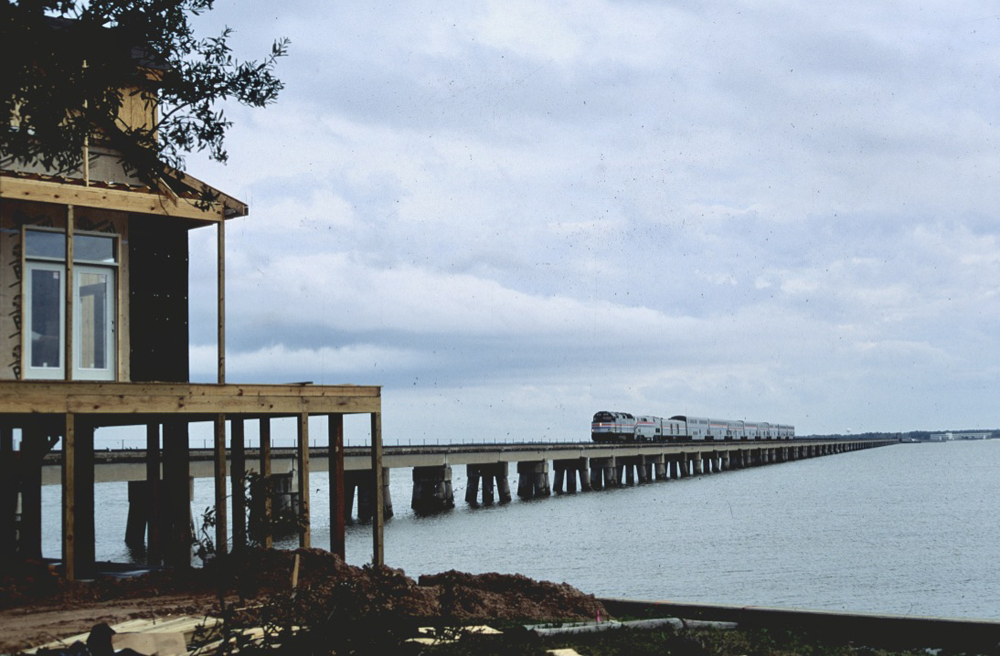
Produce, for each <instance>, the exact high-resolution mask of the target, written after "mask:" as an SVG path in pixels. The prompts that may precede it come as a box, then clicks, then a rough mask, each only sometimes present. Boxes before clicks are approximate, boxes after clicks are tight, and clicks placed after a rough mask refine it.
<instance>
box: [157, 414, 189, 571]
mask: <svg viewBox="0 0 1000 656" xmlns="http://www.w3.org/2000/svg"><path fill="white" fill-rule="evenodd" d="M163 480H164V495H165V499H166V503H165V504H164V507H165V510H166V515H167V517H166V518H165V521H164V533H163V535H162V538H163V540H162V542H163V556H164V561H165V562H166V563H167V564H168V565H173V566H175V567H190V566H191V539H192V536H191V483H190V480H191V448H190V445H189V444H188V425H187V423H186V422H183V421H176V420H173V421H166V422H164V423H163Z"/></svg>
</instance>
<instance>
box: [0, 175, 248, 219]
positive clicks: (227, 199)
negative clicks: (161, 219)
mask: <svg viewBox="0 0 1000 656" xmlns="http://www.w3.org/2000/svg"><path fill="white" fill-rule="evenodd" d="M0 199H10V200H21V201H34V202H41V203H55V204H59V205H78V206H81V207H94V208H99V209H106V210H118V211H123V212H132V213H137V214H153V215H158V216H170V217H175V218H180V219H185V220H187V221H189V222H190V227H191V228H197V227H200V226H204V225H211V224H214V223H218V222H219V221H223V220H225V219H234V218H237V217H241V216H246V215H247V214H248V213H249V206H248V205H247V204H246V203H244V202H243V201H241V200H238V199H236V198H233V197H232V196H229V195H228V194H224V193H223V192H221V191H219V190H217V189H214V188H213V187H211V186H209V185H207V184H205V183H203V182H201V181H200V180H198V179H197V178H194V177H193V176H190V175H188V174H186V173H184V172H182V171H176V172H175V175H173V176H172V179H171V180H170V181H169V183H168V182H164V183H163V185H162V186H161V187H160V188H153V187H150V186H146V185H134V184H125V183H119V182H102V181H97V180H92V181H91V182H90V183H89V184H86V183H85V182H84V181H83V180H82V179H80V178H70V177H65V176H58V175H46V174H42V173H29V172H21V171H12V170H0ZM209 199H211V200H209Z"/></svg>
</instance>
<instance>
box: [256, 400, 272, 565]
mask: <svg viewBox="0 0 1000 656" xmlns="http://www.w3.org/2000/svg"><path fill="white" fill-rule="evenodd" d="M259 455H260V478H261V488H260V491H259V493H260V494H262V495H263V496H264V498H263V499H261V501H260V503H261V507H262V511H263V514H264V517H263V530H264V535H263V536H262V537H263V545H264V548H265V549H270V548H271V545H272V544H273V542H274V536H273V534H272V533H273V532H272V530H271V493H272V490H273V489H274V486H273V485H272V481H271V420H270V419H269V418H267V417H261V418H260V454H259Z"/></svg>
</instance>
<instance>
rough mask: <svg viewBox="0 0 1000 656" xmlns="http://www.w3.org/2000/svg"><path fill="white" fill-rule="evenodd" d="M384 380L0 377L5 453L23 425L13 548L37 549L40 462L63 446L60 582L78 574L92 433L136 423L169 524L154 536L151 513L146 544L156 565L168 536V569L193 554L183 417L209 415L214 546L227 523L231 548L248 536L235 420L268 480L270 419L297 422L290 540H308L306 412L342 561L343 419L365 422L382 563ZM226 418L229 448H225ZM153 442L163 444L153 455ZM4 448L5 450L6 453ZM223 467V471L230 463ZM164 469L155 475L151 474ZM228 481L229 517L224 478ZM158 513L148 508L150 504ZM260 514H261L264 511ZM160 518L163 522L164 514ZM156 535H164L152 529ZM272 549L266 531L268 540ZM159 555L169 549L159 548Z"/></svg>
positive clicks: (88, 530)
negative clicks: (323, 457)
mask: <svg viewBox="0 0 1000 656" xmlns="http://www.w3.org/2000/svg"><path fill="white" fill-rule="evenodd" d="M381 394H382V392H381V387H378V386H358V385H312V384H308V383H302V384H284V385H259V384H251V385H240V384H200V383H111V382H107V383H103V382H102V383H95V382H80V381H70V382H63V381H45V382H41V381H39V382H35V381H2V382H0V457H2V456H3V455H4V454H6V453H7V452H8V451H10V450H11V446H10V443H11V438H12V434H13V431H14V430H15V429H17V430H20V431H21V438H22V447H21V451H20V453H19V455H20V458H19V466H20V468H21V474H20V477H21V478H22V479H23V481H24V489H25V497H24V502H25V508H24V512H23V513H22V521H21V530H22V533H23V534H24V535H26V536H27V537H26V538H23V539H22V543H25V544H29V545H32V546H31V547H29V548H30V549H34V550H37V551H39V554H40V544H41V519H40V518H41V493H40V490H41V482H42V481H41V467H42V462H43V459H44V456H45V454H46V453H47V452H48V451H49V450H50V449H52V448H53V447H55V446H56V445H57V444H58V445H59V449H60V450H61V451H62V456H63V457H62V491H63V494H62V498H63V503H62V519H63V521H62V524H63V540H62V542H63V549H62V551H63V566H64V568H65V569H64V571H65V575H66V577H67V578H69V579H73V578H75V577H76V575H77V573H78V572H81V571H86V570H88V569H89V568H90V567H91V566H92V565H93V560H94V538H95V534H94V502H95V500H94V430H95V429H96V428H100V427H102V426H138V427H142V428H143V429H144V430H145V434H146V438H147V445H146V464H147V472H148V474H147V480H148V482H149V499H148V504H149V508H160V507H161V504H165V505H164V506H163V507H164V509H165V510H164V512H165V513H166V514H167V516H168V520H169V522H172V524H167V525H166V526H167V527H168V528H166V529H163V530H160V531H156V530H155V529H154V527H155V525H156V524H157V523H158V522H159V521H160V520H158V519H156V518H155V516H154V517H152V518H151V520H150V535H149V539H148V546H149V550H150V552H151V554H153V556H154V557H155V559H156V562H158V560H159V558H160V556H161V552H163V551H165V550H166V549H167V547H168V546H169V545H167V543H166V542H167V540H171V541H172V543H173V552H172V553H173V556H172V560H173V562H174V563H175V564H184V563H185V562H189V560H190V555H189V551H188V546H187V545H188V544H189V543H190V539H191V534H190V522H189V513H190V496H189V482H188V481H189V477H190V444H189V437H188V430H187V424H188V423H190V422H195V421H212V422H213V423H214V426H215V431H214V432H215V439H214V450H213V460H214V463H215V464H214V479H215V519H216V527H215V528H216V531H215V545H216V549H217V551H218V552H219V553H225V552H226V551H227V543H228V539H229V538H228V535H229V533H228V529H229V528H230V524H229V518H230V517H231V519H232V525H231V528H232V536H233V541H234V543H235V544H237V545H238V544H244V543H245V542H246V539H247V526H246V502H247V499H246V498H245V495H244V476H245V473H246V454H245V444H244V423H245V421H247V420H251V421H258V422H259V423H260V430H259V434H260V440H261V448H260V450H259V458H260V466H259V468H258V471H259V472H260V473H261V474H262V475H264V476H269V475H270V470H271V465H270V460H271V454H270V452H271V448H270V434H271V428H270V420H271V419H272V418H277V417H294V418H295V419H296V426H297V440H296V441H297V446H296V467H295V469H296V471H297V475H298V489H299V491H300V497H299V523H300V533H299V544H300V545H301V546H303V547H309V546H310V529H309V489H310V488H309V470H310V467H309V418H310V417H311V416H327V417H328V418H329V421H328V444H329V447H330V448H329V451H328V457H329V470H330V472H331V485H330V510H331V513H330V515H331V550H332V551H334V552H337V553H340V555H341V556H343V546H344V542H343V540H344V525H343V524H344V520H343V507H344V491H343V480H344V434H343V433H344V421H343V417H344V415H347V414H368V415H370V418H371V424H370V429H371V433H370V435H371V447H372V448H371V465H372V470H373V479H374V480H373V481H372V485H373V487H374V490H373V492H374V496H375V499H376V502H375V506H376V508H377V510H376V517H375V518H374V520H375V521H374V522H373V524H374V526H373V558H372V559H373V561H374V562H375V563H379V564H381V563H382V562H383V546H382V521H383V517H382V423H381V422H382V420H381V416H382V398H381ZM227 423H228V424H229V448H227V445H226V441H227V440H226V438H227V430H226V428H227V426H226V425H227ZM161 439H162V450H161ZM12 453H13V452H12ZM229 463H231V471H230V472H227V469H228V468H229V467H227V464H229ZM161 467H162V481H161V480H160V478H161V477H160V472H161ZM227 478H231V479H232V483H231V506H232V515H231V516H230V515H229V511H228V509H227V506H229V505H230V503H227V495H226V479H227ZM152 512H154V514H155V512H156V511H152ZM266 516H268V517H269V516H270V507H269V505H268V506H267V510H266ZM165 521H166V520H165ZM158 533H161V534H162V535H158ZM265 543H266V544H268V545H269V544H270V535H268V536H267V537H266V542H265ZM164 557H166V555H165V554H164Z"/></svg>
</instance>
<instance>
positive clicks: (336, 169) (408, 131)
mask: <svg viewBox="0 0 1000 656" xmlns="http://www.w3.org/2000/svg"><path fill="white" fill-rule="evenodd" d="M287 4H288V6H287V8H283V9H282V10H281V12H276V11H275V10H274V6H273V5H271V4H265V3H262V2H257V1H256V0H246V2H243V3H240V4H239V5H238V6H237V5H234V4H225V3H219V4H218V8H217V9H216V12H213V13H222V12H229V14H228V15H227V19H231V20H230V21H229V22H232V23H237V27H240V26H239V25H238V20H237V17H238V16H241V17H242V16H259V17H262V18H264V17H266V18H267V19H268V21H270V20H272V19H277V20H276V21H274V22H261V23H260V24H254V25H252V26H248V29H247V32H248V33H249V34H242V33H241V34H242V36H243V37H244V39H245V38H246V37H247V36H256V35H261V34H263V35H265V36H268V37H272V36H277V35H279V34H282V33H285V34H288V35H289V36H291V38H292V40H293V47H292V54H291V56H290V57H289V58H288V59H287V60H285V61H282V62H281V63H280V66H279V74H282V75H284V76H285V77H286V79H287V80H288V82H289V84H288V88H287V89H286V91H285V94H284V95H283V97H282V98H281V99H280V100H279V102H278V104H276V105H275V106H273V107H269V108H267V109H266V110H264V111H262V112H248V111H244V110H234V111H233V112H231V116H232V118H233V120H234V123H235V127H234V129H233V132H232V136H231V141H230V154H231V161H232V164H231V165H230V167H229V168H228V169H225V170H223V171H218V170H215V169H209V168H204V169H199V168H198V166H202V164H200V163H197V162H196V164H197V166H196V167H195V168H194V170H193V171H192V172H193V173H195V174H196V175H199V177H202V178H203V179H206V180H208V181H209V182H211V183H215V184H218V186H219V187H221V188H222V189H224V190H226V191H227V192H230V193H234V194H236V195H237V196H239V197H242V198H245V199H247V200H249V201H250V202H251V205H252V212H253V213H252V215H251V216H250V217H249V218H248V219H246V220H241V221H238V222H234V223H232V224H231V226H232V227H231V228H230V232H229V238H228V243H229V245H230V253H229V288H228V296H229V299H230V309H229V325H230V338H229V342H230V353H229V361H230V366H231V367H232V368H233V370H234V371H242V372H246V374H247V375H257V373H258V372H269V374H273V375H275V376H277V375H278V374H279V373H280V375H281V378H282V379H289V380H295V379H299V378H304V377H316V378H319V377H327V378H328V379H332V378H337V377H342V376H352V375H356V376H358V378H359V379H360V380H359V381H356V382H366V383H368V382H376V383H377V382H380V381H381V382H385V383H386V385H387V395H386V399H387V406H391V405H392V404H393V403H398V404H400V406H399V407H404V408H406V409H407V412H409V411H414V412H415V413H416V414H418V415H420V416H422V417H424V419H421V420H416V421H407V422H406V428H405V430H406V431H411V430H412V431H413V432H415V434H421V433H426V434H432V433H433V434H442V435H451V434H455V435H458V434H460V432H461V431H462V430H463V429H462V426H465V425H468V423H469V421H470V417H473V416H487V417H489V421H490V422H493V423H492V424H491V425H495V426H496V427H497V430H498V431H500V432H501V433H503V434H507V433H508V432H510V431H515V430H516V431H519V430H522V429H523V428H524V427H525V426H529V425H530V426H536V425H545V426H549V425H552V426H561V425H565V424H566V423H567V422H569V423H574V422H577V421H583V422H585V421H586V419H588V418H589V414H590V413H592V412H593V411H595V410H596V409H598V407H608V406H615V407H622V408H623V409H628V410H633V411H642V412H645V411H651V412H671V413H672V412H681V413H688V412H690V413H696V412H697V413H701V414H710V415H714V414H720V412H721V413H723V414H727V413H728V414H735V415H737V416H740V415H744V414H745V415H746V416H747V417H755V418H761V419H765V420H770V419H771V418H772V417H777V418H779V419H781V420H782V421H785V420H787V421H788V422H789V423H796V424H800V425H802V426H803V427H804V428H805V430H811V431H816V432H833V431H837V430H844V429H845V427H846V426H852V427H854V429H855V430H858V426H862V425H864V426H866V427H867V428H869V429H884V430H907V429H913V428H921V427H927V426H931V425H934V426H937V427H946V426H948V425H949V423H951V422H954V423H955V425H956V426H960V427H970V426H973V425H977V424H978V425H982V426H984V427H992V426H994V425H998V422H997V421H996V417H995V416H994V415H992V414H991V410H990V408H991V407H992V406H993V401H992V397H990V396H989V394H990V392H989V390H995V388H996V386H997V384H1000V373H998V372H1000V359H998V358H1000V356H997V355H995V354H994V351H995V349H994V348H993V346H995V343H996V339H997V338H998V337H1000V333H998V329H997V328H996V326H997V325H1000V303H998V302H997V300H998V299H997V295H998V290H1000V266H998V264H1000V263H998V258H1000V256H998V253H1000V249H998V246H1000V244H998V241H1000V237H998V229H997V221H996V219H997V213H998V212H1000V185H997V184H996V180H995V175H996V171H998V170H1000V153H998V152H997V149H996V148H995V144H996V143H998V142H1000V133H998V124H997V123H996V121H995V117H994V114H995V107H996V106H997V101H998V100H1000V98H997V92H996V89H995V86H996V85H995V84H993V82H992V81H993V80H995V78H996V74H997V73H998V72H1000V71H998V69H1000V64H998V63H997V62H998V61H1000V60H998V59H997V57H996V54H997V51H998V48H1000V46H997V45H996V44H997V43H1000V38H998V37H1000V23H998V22H997V21H992V20H983V19H982V16H983V15H984V14H983V12H982V6H981V5H980V4H978V3H959V4H957V5H956V4H954V3H950V4H947V5H944V4H941V5H926V6H924V7H923V8H922V10H921V11H916V10H913V9H912V7H910V6H908V5H900V4H893V3H880V4H875V5H873V4H872V3H860V2H848V1H843V2H836V3H834V4H831V5H824V7H823V8H822V9H820V10H818V9H817V8H816V7H815V6H812V5H809V6H807V5H801V4H796V3H785V2H779V3H767V4H760V3H737V4H735V5H698V4H684V5H677V6H672V5H671V3H646V2H622V3H605V2H599V1H598V0H587V1H586V2H584V3H582V4H575V5H571V6H570V5H559V4H553V3H544V2H542V3H514V4H511V3H492V4H486V5H472V6H469V5H460V4H444V5H442V4H440V3H437V4H424V3H419V2H418V3H409V4H406V5H404V6H397V7H395V9H394V10H393V11H388V12H387V11H382V10H376V9H367V8H363V7H346V6H345V7H343V8H341V7H328V6H326V5H323V7H322V8H319V5H318V3H309V2H305V1H304V0H303V1H296V2H292V3H287ZM237 12H238V13H237ZM279 14H280V16H279ZM272 29H273V30H274V34H270V32H271V30H272ZM282 30H286V31H285V32H282ZM211 253H212V236H211V235H210V234H201V232H200V231H196V232H195V233H193V236H192V280H193V281H194V286H195V287H196V289H195V290H194V291H193V293H192V336H193V340H194V341H195V342H196V343H199V344H203V345H205V346H203V347H202V348H204V349H208V348H209V347H208V346H207V345H208V344H209V343H210V342H211V340H212V339H214V337H212V335H213V331H214V329H212V321H213V317H212V312H213V309H212V308H213V307H214V306H213V301H212V290H211V284H212V283H211V281H212V279H213V275H214V274H213V272H212V271H211V267H210V264H211V262H212V261H214V260H213V257H212V255H211ZM196 353H198V356H197V358H196V359H198V361H199V362H201V361H202V360H204V363H203V364H199V365H198V367H196V369H198V370H202V369H204V370H205V371H206V372H207V373H210V372H211V371H213V368H212V365H211V361H212V358H213V357H214V356H211V357H209V356H207V355H205V354H206V353H208V351H205V352H201V351H196ZM206 358H207V359H206ZM374 362H378V363H379V365H378V367H374V366H369V363H374ZM299 368H301V370H302V371H303V373H302V374H301V375H296V371H298V370H299ZM970 371H972V372H974V374H972V375H971V379H972V380H973V382H965V381H966V379H967V378H968V377H969V374H967V373H966V374H963V373H962V372H970ZM206 375H207V374H206ZM932 397H933V399H934V403H930V402H929V401H928V399H930V398H932ZM949 401H950V403H949ZM426 403H433V404H435V408H436V411H435V412H433V413H432V412H426V413H424V414H420V412H418V411H417V410H415V409H416V408H419V407H421V405H422V404H426ZM491 403H493V406H490V404H491ZM490 407H493V408H494V409H492V410H491V409H489V408H490ZM952 408H955V409H956V410H951V409H952ZM959 408H960V409H961V412H959V411H958V410H957V409H959ZM977 408H978V409H977ZM387 412H388V413H391V412H393V410H391V409H389V408H388V407H387ZM390 417H391V415H390ZM515 417H516V418H515ZM580 417H583V419H580ZM387 421H389V422H391V421H392V419H391V418H390V419H387ZM421 422H425V423H421ZM552 431H557V429H552ZM550 432H551V431H550ZM552 434H555V433H554V432H552ZM563 434H568V433H563Z"/></svg>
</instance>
